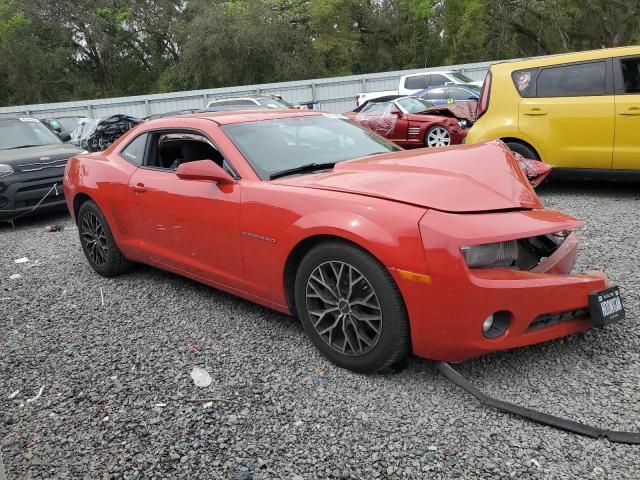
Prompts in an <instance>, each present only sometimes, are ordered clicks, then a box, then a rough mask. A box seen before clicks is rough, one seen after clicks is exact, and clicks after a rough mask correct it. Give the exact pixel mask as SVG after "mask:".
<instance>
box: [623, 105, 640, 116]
mask: <svg viewBox="0 0 640 480" xmlns="http://www.w3.org/2000/svg"><path fill="white" fill-rule="evenodd" d="M620 115H630V116H638V115H640V107H629V108H627V109H626V110H623V111H621V112H620Z"/></svg>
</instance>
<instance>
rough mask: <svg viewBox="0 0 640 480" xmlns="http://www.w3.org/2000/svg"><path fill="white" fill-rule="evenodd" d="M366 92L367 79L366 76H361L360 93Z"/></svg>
mask: <svg viewBox="0 0 640 480" xmlns="http://www.w3.org/2000/svg"><path fill="white" fill-rule="evenodd" d="M366 92H367V79H366V77H362V93H366Z"/></svg>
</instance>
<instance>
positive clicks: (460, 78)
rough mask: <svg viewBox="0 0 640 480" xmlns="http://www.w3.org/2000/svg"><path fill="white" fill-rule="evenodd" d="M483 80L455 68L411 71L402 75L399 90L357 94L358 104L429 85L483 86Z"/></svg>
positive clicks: (409, 92) (405, 93)
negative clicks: (474, 78) (472, 77)
mask: <svg viewBox="0 0 640 480" xmlns="http://www.w3.org/2000/svg"><path fill="white" fill-rule="evenodd" d="M482 82H483V81H482V80H472V79H470V78H469V77H467V76H466V75H465V74H463V73H460V72H456V71H455V70H443V71H438V72H421V73H411V74H409V75H403V76H401V77H400V81H399V83H398V90H386V91H382V92H366V93H359V94H358V95H356V105H362V104H363V103H364V102H366V101H367V100H373V99H374V98H378V97H384V96H386V95H394V94H395V95H412V94H414V93H417V92H419V91H420V90H424V89H425V88H429V87H439V86H441V85H451V84H459V83H464V84H467V85H477V86H479V87H481V86H482Z"/></svg>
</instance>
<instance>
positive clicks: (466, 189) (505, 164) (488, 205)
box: [274, 141, 542, 213]
mask: <svg viewBox="0 0 640 480" xmlns="http://www.w3.org/2000/svg"><path fill="white" fill-rule="evenodd" d="M274 183H278V184H285V185H290V186H295V187H303V188H314V189H324V190H333V191H340V192H347V193H354V194H360V195H367V196H371V197H378V198H384V199H388V200H393V201H397V202H403V203H408V204H412V205H418V206H421V207H425V208H433V209H436V210H441V211H445V212H458V213H462V212H486V211H499V210H517V209H532V208H541V207H542V204H541V202H540V200H539V199H538V197H537V196H536V194H535V192H534V191H533V188H532V187H531V185H530V184H529V181H528V180H527V178H526V176H525V175H524V174H523V172H522V170H521V169H520V167H519V166H518V164H517V162H516V161H515V158H514V157H513V155H512V154H511V152H510V151H509V149H508V148H507V147H506V146H505V145H504V144H503V143H502V142H500V141H494V142H489V143H484V144H477V145H457V146H452V147H446V148H430V149H419V150H406V151H402V152H394V153H388V154H383V155H376V156H369V157H364V158H360V159H356V160H349V161H345V162H340V163H338V164H336V166H335V167H334V169H333V170H331V171H329V172H324V173H317V174H311V175H298V176H292V177H285V178H282V179H279V180H276V181H275V182H274Z"/></svg>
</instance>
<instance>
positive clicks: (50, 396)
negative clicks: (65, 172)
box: [0, 183, 640, 479]
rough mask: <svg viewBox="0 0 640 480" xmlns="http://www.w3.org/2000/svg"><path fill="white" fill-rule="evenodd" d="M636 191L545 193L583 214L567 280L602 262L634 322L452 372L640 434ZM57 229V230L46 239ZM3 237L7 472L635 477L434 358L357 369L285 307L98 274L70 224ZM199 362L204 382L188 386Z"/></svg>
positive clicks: (172, 282) (626, 449) (614, 459)
mask: <svg viewBox="0 0 640 480" xmlns="http://www.w3.org/2000/svg"><path fill="white" fill-rule="evenodd" d="M639 190H640V189H639V188H638V186H637V184H636V185H626V186H625V185H615V184H614V185H612V184H605V185H601V184H594V183H571V184H566V183H565V184H559V185H557V184H554V185H551V186H548V187H546V188H545V189H544V190H543V191H542V192H541V196H542V197H543V199H544V201H545V203H546V205H547V206H548V207H551V208H557V209H561V210H563V211H566V212H568V213H571V214H574V215H575V216H577V217H580V218H582V219H584V220H585V222H586V226H585V228H584V229H583V230H582V231H581V233H580V237H581V242H582V243H581V254H580V261H579V265H578V269H581V270H589V269H593V268H604V269H605V270H606V271H607V273H608V274H609V276H610V278H611V280H612V282H613V283H615V284H619V285H621V287H622V289H623V293H624V298H625V301H626V308H627V311H628V318H627V320H626V322H625V323H624V324H618V325H614V326H611V327H609V328H606V329H604V330H598V331H590V332H587V333H585V334H581V335H575V336H572V337H569V338H567V339H564V340H560V341H556V342H552V343H548V344H544V345H540V346H535V347H530V348H524V349H520V350H516V351H511V352H503V353H498V354H494V355H490V356H487V357H484V358H480V359H477V360H474V361H470V362H466V363H464V364H460V365H458V368H459V370H460V371H461V373H463V375H465V376H467V377H468V378H470V379H472V380H473V382H474V383H475V384H476V385H477V386H478V387H480V388H482V389H484V390H485V391H486V392H487V393H490V394H493V395H496V396H499V397H501V398H503V399H506V400H510V401H514V402H516V403H519V404H522V405H527V406H529V407H533V408H538V409H541V410H543V411H546V412H549V413H552V414H557V415H562V416H566V417H569V418H572V419H575V420H579V421H583V422H587V423H593V424H596V425H600V426H604V427H609V428H614V429H625V430H636V431H640V390H639V385H640V329H639V327H638V318H639V308H640V297H639V293H640V288H639V287H640V285H639V278H640V277H639V274H638V270H637V269H638V258H639V254H640V215H639V214H638V212H640V194H639V193H638V191H639ZM52 221H56V222H58V223H61V224H63V225H64V226H65V227H66V228H65V230H64V231H62V232H58V233H48V232H45V230H44V226H45V225H46V224H48V223H50V222H52ZM0 242H1V248H0V285H1V287H0V372H1V375H0V449H1V450H2V453H3V457H4V462H5V467H6V469H7V470H8V476H9V478H11V479H13V478H44V477H50V478H54V477H55V478H70V477H73V478H76V477H77V478H221V479H222V478H224V479H233V478H245V479H248V478H253V479H274V478H286V479H302V478H304V479H316V478H353V479H371V478H385V479H386V478H390V479H391V478H447V479H448V478H525V479H529V478H531V479H533V478H535V479H538V478H540V479H541V478H554V479H556V478H580V479H590V478H593V479H595V478H597V479H601V478H609V479H637V478H639V477H640V447H639V446H628V445H616V444H611V443H609V442H608V441H606V440H592V439H588V438H584V437H578V436H576V435H573V434H569V433H564V432H561V431H557V430H553V429H551V428H548V427H544V426H540V425H534V424H531V423H528V422H525V421H523V420H521V419H518V418H515V417H512V416H509V415H505V414H502V413H499V412H495V411H493V410H490V409H487V408H485V407H483V406H481V405H480V404H478V403H477V402H476V401H475V400H474V399H472V398H470V397H468V396H467V395H466V394H465V393H464V392H462V391H461V390H459V389H458V388H457V387H455V386H454V385H452V384H451V383H449V382H448V381H447V380H446V379H444V378H443V377H441V376H439V375H438V374H437V372H436V371H435V370H434V368H433V365H432V363H431V362H428V361H425V360H421V359H417V358H412V359H411V360H410V361H409V364H408V366H407V367H406V368H405V369H404V370H402V371H401V372H397V373H392V372H390V373H387V374H378V375H372V376H361V375H356V374H353V373H350V372H348V371H345V370H340V369H338V368H336V367H334V366H332V365H331V364H329V363H328V362H327V361H325V360H324V359H323V358H322V357H321V356H320V354H319V353H318V352H316V350H315V349H314V348H313V347H312V346H311V344H310V343H309V342H308V341H307V339H306V338H305V336H304V334H303V332H302V330H301V327H300V326H299V324H298V323H296V322H295V321H294V320H292V319H290V318H288V317H286V316H284V315H280V314H278V313H274V312H272V311H269V310H267V309H265V308H262V307H259V306H256V305H253V304H251V303H248V302H245V301H243V300H240V299H237V298H235V297H232V296H230V295H227V294H224V293H220V292H218V291H216V290H213V289H210V288H208V287H205V286H202V285H199V284H197V283H194V282H192V281H189V280H186V279H183V278H180V277H177V276H174V275H171V274H168V273H164V272H161V271H158V270H154V269H151V268H147V267H140V268H138V269H136V270H135V271H133V272H131V273H128V274H126V275H123V276H121V277H118V278H115V279H110V280H107V279H103V278H101V277H99V276H98V275H97V274H94V273H93V272H92V271H91V270H90V268H89V266H88V264H87V263H86V261H85V259H84V257H83V255H82V252H81V250H80V246H79V242H78V239H77V230H75V229H73V226H72V223H71V221H70V220H69V218H68V217H66V216H65V215H57V216H48V217H47V218H37V219H32V220H28V221H23V222H21V223H20V224H19V225H17V226H16V228H15V229H12V228H11V227H7V226H2V227H0ZM20 257H27V258H28V259H29V262H27V263H24V264H16V263H14V260H15V259H18V258H20ZM16 273H18V274H21V275H22V276H21V278H19V279H14V280H11V279H10V278H9V277H10V275H12V274H16ZM101 290H102V296H101ZM102 297H103V298H104V306H103V305H102ZM189 344H190V346H188V345H189ZM190 347H195V349H194V348H190ZM198 352H199V353H198ZM194 366H199V367H201V368H204V369H205V370H207V371H208V372H209V374H210V375H211V377H212V380H213V381H212V384H211V386H209V387H207V388H197V387H195V386H194V385H193V381H192V380H191V378H190V376H189V374H190V372H191V370H192V368H193V367H194ZM43 386H44V388H43V390H42V394H41V396H40V397H38V398H36V399H34V400H32V401H29V400H28V399H33V398H34V397H36V396H37V394H38V392H39V391H40V389H41V387H43ZM17 390H19V392H18V393H17V394H16V395H15V397H14V398H12V399H9V398H8V397H9V396H10V395H11V394H12V393H13V392H15V391H17Z"/></svg>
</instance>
